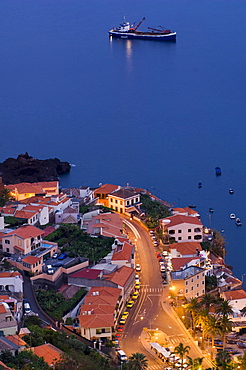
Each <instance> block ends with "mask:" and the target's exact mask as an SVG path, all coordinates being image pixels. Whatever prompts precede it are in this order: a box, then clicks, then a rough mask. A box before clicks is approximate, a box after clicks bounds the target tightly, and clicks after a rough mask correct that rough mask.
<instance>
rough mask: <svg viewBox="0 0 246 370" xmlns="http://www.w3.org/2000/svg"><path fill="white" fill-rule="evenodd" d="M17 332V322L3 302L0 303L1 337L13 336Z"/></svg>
mask: <svg viewBox="0 0 246 370" xmlns="http://www.w3.org/2000/svg"><path fill="white" fill-rule="evenodd" d="M17 330H18V324H17V321H16V320H15V319H14V317H13V314H12V312H11V310H10V308H9V306H8V304H7V303H5V302H0V333H2V335H15V334H16V333H17Z"/></svg>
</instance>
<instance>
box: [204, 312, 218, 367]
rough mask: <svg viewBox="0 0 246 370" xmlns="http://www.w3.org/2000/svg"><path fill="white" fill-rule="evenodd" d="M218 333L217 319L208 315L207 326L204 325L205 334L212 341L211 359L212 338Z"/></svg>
mask: <svg viewBox="0 0 246 370" xmlns="http://www.w3.org/2000/svg"><path fill="white" fill-rule="evenodd" d="M220 332H221V331H220V322H219V320H218V318H217V317H215V316H211V315H208V320H207V325H206V333H207V334H208V335H209V336H210V337H211V339H212V349H211V359H212V360H213V358H214V338H215V336H216V335H217V334H219V333H220Z"/></svg>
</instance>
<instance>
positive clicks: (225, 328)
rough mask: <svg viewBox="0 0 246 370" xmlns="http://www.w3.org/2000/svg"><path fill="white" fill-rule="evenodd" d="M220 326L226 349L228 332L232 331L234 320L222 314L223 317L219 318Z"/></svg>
mask: <svg viewBox="0 0 246 370" xmlns="http://www.w3.org/2000/svg"><path fill="white" fill-rule="evenodd" d="M218 326H219V330H220V335H221V338H222V341H223V350H224V349H225V345H226V334H227V333H230V332H231V331H232V321H231V320H230V319H228V317H227V316H222V318H221V319H219V321H218Z"/></svg>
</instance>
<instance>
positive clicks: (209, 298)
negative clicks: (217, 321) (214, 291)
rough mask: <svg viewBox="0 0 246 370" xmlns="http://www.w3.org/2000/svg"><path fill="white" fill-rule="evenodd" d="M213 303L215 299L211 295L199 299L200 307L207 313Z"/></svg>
mask: <svg viewBox="0 0 246 370" xmlns="http://www.w3.org/2000/svg"><path fill="white" fill-rule="evenodd" d="M213 303H215V299H214V297H213V296H212V295H211V294H205V295H204V296H203V297H202V299H201V305H202V306H204V309H205V310H207V313H209V309H210V306H211V305H212V304H213Z"/></svg>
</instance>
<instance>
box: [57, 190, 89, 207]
mask: <svg viewBox="0 0 246 370" xmlns="http://www.w3.org/2000/svg"><path fill="white" fill-rule="evenodd" d="M61 190H62V193H64V194H67V196H68V197H70V198H72V199H76V200H78V201H79V204H80V205H86V204H89V203H91V202H93V201H94V190H93V189H91V188H90V187H89V186H80V187H79V188H65V189H61Z"/></svg>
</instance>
